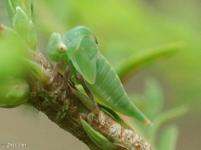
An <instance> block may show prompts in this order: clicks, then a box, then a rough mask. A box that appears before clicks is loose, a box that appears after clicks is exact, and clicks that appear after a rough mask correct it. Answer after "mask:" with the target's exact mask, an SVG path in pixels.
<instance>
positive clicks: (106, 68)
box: [47, 26, 150, 124]
mask: <svg viewBox="0 0 201 150" xmlns="http://www.w3.org/2000/svg"><path fill="white" fill-rule="evenodd" d="M47 52H48V55H49V57H50V58H51V59H52V60H55V61H65V62H66V63H67V64H69V65H71V66H72V67H73V68H74V69H75V70H76V72H77V73H79V74H80V75H81V76H82V77H83V79H84V80H85V81H86V84H87V87H88V88H89V90H90V91H92V92H93V93H94V94H95V95H96V97H97V98H98V99H97V102H98V103H100V104H102V105H104V106H106V107H109V108H111V109H112V110H114V111H117V112H120V113H122V114H124V115H127V116H130V117H133V118H136V119H138V120H139V121H142V122H145V123H146V124H149V123H150V121H149V120H148V119H147V118H146V116H145V115H144V114H143V113H142V112H141V111H140V110H139V109H138V108H137V107H136V106H135V105H134V103H133V101H132V100H130V99H129V97H128V95H127V93H126V91H125V90H124V88H123V85H122V83H121V81H120V79H119V77H118V76H117V73H116V72H115V71H114V69H113V68H112V66H111V65H110V64H109V62H108V61H107V60H106V58H105V57H104V56H103V55H102V54H101V53H100V51H99V50H98V46H97V41H96V38H95V36H94V35H93V33H92V32H91V31H90V30H89V29H88V28H86V27H83V26H79V27H75V28H73V29H72V30H70V31H69V32H67V33H65V34H64V36H63V37H62V36H61V35H60V34H58V33H53V34H52V36H51V38H50V42H49V45H48V49H47Z"/></svg>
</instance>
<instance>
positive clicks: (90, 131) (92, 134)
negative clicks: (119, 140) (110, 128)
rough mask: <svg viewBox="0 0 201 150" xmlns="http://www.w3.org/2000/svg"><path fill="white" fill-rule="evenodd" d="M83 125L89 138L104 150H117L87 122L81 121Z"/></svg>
mask: <svg viewBox="0 0 201 150" xmlns="http://www.w3.org/2000/svg"><path fill="white" fill-rule="evenodd" d="M80 122H81V125H82V127H83V129H84V131H85V132H86V134H87V135H88V136H89V138H90V139H91V140H92V141H93V142H94V144H96V145H97V146H98V147H99V148H100V149H102V150H115V148H114V146H113V144H112V143H111V142H110V141H109V140H108V139H107V138H106V137H105V136H103V135H102V134H101V133H100V132H98V131H96V130H95V129H94V128H93V127H91V126H90V125H89V124H88V123H87V122H86V121H85V120H83V119H80Z"/></svg>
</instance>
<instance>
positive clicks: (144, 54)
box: [116, 45, 180, 80]
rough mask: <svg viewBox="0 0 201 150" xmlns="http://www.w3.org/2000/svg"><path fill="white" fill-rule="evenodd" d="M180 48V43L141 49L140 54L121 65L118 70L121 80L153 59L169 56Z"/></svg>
mask: <svg viewBox="0 0 201 150" xmlns="http://www.w3.org/2000/svg"><path fill="white" fill-rule="evenodd" d="M179 49H180V45H170V46H167V47H160V48H156V49H151V50H146V51H141V52H139V53H138V54H134V55H132V56H131V57H130V58H128V59H127V60H125V61H124V62H122V63H121V65H119V66H118V67H117V68H116V70H117V72H118V75H119V77H120V79H121V80H123V79H125V78H126V77H127V76H128V75H129V74H130V73H134V72H136V71H137V70H139V69H141V68H142V67H144V65H146V64H149V63H150V62H151V61H155V60H157V59H158V58H161V57H164V56H169V55H171V54H174V53H175V52H177V51H178V50H179Z"/></svg>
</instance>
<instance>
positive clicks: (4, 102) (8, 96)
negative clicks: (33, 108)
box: [0, 79, 29, 108]
mask: <svg viewBox="0 0 201 150" xmlns="http://www.w3.org/2000/svg"><path fill="white" fill-rule="evenodd" d="M0 89H1V90H0V107H5V108H9V107H16V106H18V105H21V104H24V103H26V101H27V100H28V95H29V86H28V84H27V83H26V82H25V81H24V80H21V79H9V80H6V81H4V82H1V84H0Z"/></svg>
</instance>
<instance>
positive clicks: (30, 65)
mask: <svg viewBox="0 0 201 150" xmlns="http://www.w3.org/2000/svg"><path fill="white" fill-rule="evenodd" d="M25 63H26V68H27V71H28V73H27V74H30V75H32V76H34V77H35V78H36V79H38V80H40V81H42V82H47V81H48V76H47V74H46V73H45V71H44V69H43V68H42V67H41V66H40V65H39V64H37V63H36V62H34V61H32V60H28V59H25Z"/></svg>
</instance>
